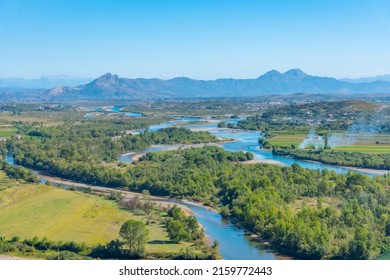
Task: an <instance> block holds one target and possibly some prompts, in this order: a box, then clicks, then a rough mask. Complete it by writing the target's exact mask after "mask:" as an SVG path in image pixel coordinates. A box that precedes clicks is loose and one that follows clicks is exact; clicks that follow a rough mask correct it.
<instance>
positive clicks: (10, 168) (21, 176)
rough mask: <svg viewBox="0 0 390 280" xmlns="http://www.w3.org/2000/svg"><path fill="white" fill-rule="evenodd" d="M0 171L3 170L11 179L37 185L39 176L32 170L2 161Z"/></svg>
mask: <svg viewBox="0 0 390 280" xmlns="http://www.w3.org/2000/svg"><path fill="white" fill-rule="evenodd" d="M0 170H3V171H4V172H5V174H6V175H7V176H8V177H9V178H11V179H17V180H24V181H25V182H30V183H36V182H38V181H39V180H38V176H37V175H35V174H34V172H32V171H31V170H28V169H26V168H24V167H22V166H14V165H11V164H9V163H8V162H5V161H0Z"/></svg>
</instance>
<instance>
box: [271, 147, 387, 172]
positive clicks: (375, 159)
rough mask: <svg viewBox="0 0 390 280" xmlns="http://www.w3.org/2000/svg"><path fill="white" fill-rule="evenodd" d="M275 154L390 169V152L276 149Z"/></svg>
mask: <svg viewBox="0 0 390 280" xmlns="http://www.w3.org/2000/svg"><path fill="white" fill-rule="evenodd" d="M272 153H273V154H275V155H278V156H290V157H294V158H296V159H306V160H315V161H320V162H323V163H327V164H332V165H342V166H354V167H364V168H374V169H390V154H367V153H358V152H342V151H335V150H325V149H317V150H313V149H274V150H273V151H272Z"/></svg>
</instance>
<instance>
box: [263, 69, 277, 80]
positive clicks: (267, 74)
mask: <svg viewBox="0 0 390 280" xmlns="http://www.w3.org/2000/svg"><path fill="white" fill-rule="evenodd" d="M280 74H281V73H280V72H279V71H277V70H271V71H268V72H266V73H265V74H263V75H261V76H260V77H259V78H261V77H271V78H272V77H277V76H280Z"/></svg>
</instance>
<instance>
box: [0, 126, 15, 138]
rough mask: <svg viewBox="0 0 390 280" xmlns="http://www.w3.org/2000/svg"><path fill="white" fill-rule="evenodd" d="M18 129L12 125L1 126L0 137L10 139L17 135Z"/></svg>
mask: <svg viewBox="0 0 390 280" xmlns="http://www.w3.org/2000/svg"><path fill="white" fill-rule="evenodd" d="M16 132H17V129H16V128H15V127H13V126H11V125H0V137H10V136H13V135H15V134H16Z"/></svg>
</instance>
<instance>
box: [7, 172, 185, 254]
mask: <svg viewBox="0 0 390 280" xmlns="http://www.w3.org/2000/svg"><path fill="white" fill-rule="evenodd" d="M0 180H1V179H0ZM128 219H138V220H142V219H145V216H144V215H134V214H131V213H130V212H127V211H123V210H120V209H118V207H117V205H116V203H115V202H113V201H110V200H107V199H105V198H101V197H99V196H96V195H88V194H84V193H79V192H72V191H68V190H63V189H59V188H55V187H50V186H44V185H28V184H20V185H18V186H13V187H10V188H7V189H4V190H2V191H0V236H5V237H6V238H10V237H12V236H19V237H21V238H22V239H25V238H32V237H34V236H37V237H39V238H43V237H47V238H48V239H49V240H53V241H76V242H85V243H86V244H89V245H94V244H97V243H101V244H104V243H107V242H108V241H110V240H113V239H116V238H118V236H119V234H118V233H119V229H120V227H121V225H122V224H123V223H124V222H125V221H126V220H128ZM148 228H149V231H150V241H149V243H148V244H147V246H146V250H147V251H148V252H177V251H179V250H180V249H182V248H184V247H187V246H189V245H190V244H189V243H185V242H182V243H180V244H174V243H171V242H170V241H169V239H168V237H167V233H166V231H165V228H164V226H163V225H159V224H158V223H151V224H149V225H148Z"/></svg>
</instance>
